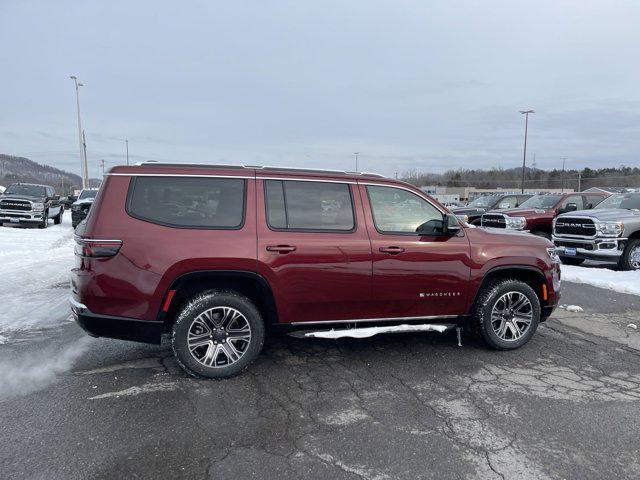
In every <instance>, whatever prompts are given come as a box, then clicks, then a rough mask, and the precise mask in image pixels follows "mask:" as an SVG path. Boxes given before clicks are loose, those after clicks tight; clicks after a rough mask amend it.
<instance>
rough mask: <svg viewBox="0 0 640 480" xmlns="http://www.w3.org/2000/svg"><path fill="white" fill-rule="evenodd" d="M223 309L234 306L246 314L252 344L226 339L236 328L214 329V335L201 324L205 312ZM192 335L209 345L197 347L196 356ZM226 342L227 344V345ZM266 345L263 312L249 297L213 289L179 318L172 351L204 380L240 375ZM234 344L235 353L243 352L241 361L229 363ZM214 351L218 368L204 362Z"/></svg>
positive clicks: (189, 303) (190, 303)
mask: <svg viewBox="0 0 640 480" xmlns="http://www.w3.org/2000/svg"><path fill="white" fill-rule="evenodd" d="M223 307H227V308H229V307H230V308H231V309H233V310H235V311H236V312H239V313H240V314H241V315H242V317H243V318H242V319H241V321H242V325H248V327H249V329H250V331H249V333H250V339H249V341H246V340H234V341H233V342H225V337H224V336H225V335H229V334H230V333H231V332H233V331H234V330H233V329H229V326H227V328H222V329H220V330H218V329H214V330H215V332H214V331H213V330H210V329H208V327H207V326H205V325H204V322H201V321H200V319H201V318H203V317H200V315H201V314H203V313H204V312H207V311H211V310H212V309H221V308H223ZM215 314H216V313H215V312H214V315H215ZM214 321H215V320H214ZM218 321H222V320H218ZM233 323H234V321H231V322H230V324H229V325H233ZM213 327H214V325H213V324H211V328H212V329H213ZM205 329H206V330H205ZM236 331H237V330H236ZM209 333H213V334H214V335H215V337H214V335H208V334H209ZM189 335H198V336H199V337H201V338H202V340H201V341H200V342H198V343H203V342H207V344H203V345H201V346H199V347H197V348H195V349H194V353H193V354H192V352H191V350H190V349H189V345H188V340H189ZM207 337H208V338H207ZM214 341H215V342H216V345H215V346H214V345H213V342H214ZM223 343H225V345H224V346H223ZM263 344H264V322H263V320H262V316H261V315H260V312H259V311H258V309H257V308H256V307H255V305H254V304H253V302H251V300H249V299H248V298H247V297H245V296H243V295H240V294H238V293H236V292H234V291H230V290H209V291H207V292H204V293H201V294H199V295H198V296H196V297H195V298H193V299H192V300H190V301H189V302H187V303H186V305H184V307H183V308H182V309H181V310H180V313H179V314H178V316H177V318H176V321H175V323H174V325H173V333H172V336H171V348H172V349H173V353H174V355H175V357H176V359H177V361H178V364H179V365H180V366H181V367H182V368H183V369H184V371H185V372H187V373H188V374H189V375H192V376H194V377H204V378H229V377H233V376H235V375H238V374H239V373H241V372H242V371H243V370H245V369H246V368H247V367H248V366H249V365H250V364H251V362H253V360H255V359H256V357H257V356H258V355H259V354H260V351H261V350H262V346H263ZM230 345H231V346H233V348H234V350H233V351H234V352H236V353H237V352H238V351H239V349H241V355H240V357H239V359H236V360H235V361H233V362H232V363H229V364H225V362H224V360H225V359H226V360H227V361H230V359H229V357H228V355H227V353H226V352H227V351H228V350H227V349H228V348H229V346H230ZM210 352H211V353H212V354H213V355H215V358H213V363H214V366H211V365H205V363H203V361H202V360H203V358H204V360H205V361H206V359H207V358H210V356H209V353H210ZM220 354H222V361H221V364H220V365H217V362H218V360H219V359H220ZM234 354H235V353H234ZM198 355H201V356H203V358H200V359H198V358H196V356H198Z"/></svg>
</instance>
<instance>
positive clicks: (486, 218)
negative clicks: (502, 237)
mask: <svg viewBox="0 0 640 480" xmlns="http://www.w3.org/2000/svg"><path fill="white" fill-rule="evenodd" d="M482 226H483V227H492V228H507V222H506V220H505V219H504V215H493V214H488V215H483V216H482Z"/></svg>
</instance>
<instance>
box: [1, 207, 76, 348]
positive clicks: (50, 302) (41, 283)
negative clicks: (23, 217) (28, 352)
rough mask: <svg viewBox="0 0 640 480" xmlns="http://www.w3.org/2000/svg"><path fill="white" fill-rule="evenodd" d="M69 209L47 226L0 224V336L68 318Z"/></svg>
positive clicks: (44, 325) (72, 259)
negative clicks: (56, 221) (43, 227)
mask: <svg viewBox="0 0 640 480" xmlns="http://www.w3.org/2000/svg"><path fill="white" fill-rule="evenodd" d="M73 262H74V257H73V228H72V226H71V218H70V214H68V213H67V214H65V215H64V217H63V220H62V224H60V225H54V224H53V222H49V227H48V228H47V229H44V230H41V229H38V228H13V227H6V226H3V227H0V291H1V292H2V308H1V309H0V336H2V337H3V338H6V334H7V333H16V332H20V331H25V330H32V329H37V328H42V327H50V326H54V325H58V324H60V323H63V322H66V321H67V320H68V319H69V316H70V311H69V303H68V296H69V294H68V290H69V272H70V270H71V268H72V266H73Z"/></svg>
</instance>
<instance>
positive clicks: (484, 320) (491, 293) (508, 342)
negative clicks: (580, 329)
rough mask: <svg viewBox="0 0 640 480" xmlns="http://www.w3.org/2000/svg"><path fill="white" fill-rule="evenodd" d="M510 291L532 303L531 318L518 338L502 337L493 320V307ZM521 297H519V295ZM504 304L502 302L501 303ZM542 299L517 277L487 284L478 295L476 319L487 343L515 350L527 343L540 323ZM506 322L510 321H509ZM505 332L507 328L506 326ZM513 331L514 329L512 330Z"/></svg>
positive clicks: (503, 348) (495, 346)
mask: <svg viewBox="0 0 640 480" xmlns="http://www.w3.org/2000/svg"><path fill="white" fill-rule="evenodd" d="M508 293H517V294H519V295H523V296H524V297H526V299H528V301H529V305H530V310H529V311H530V313H531V320H530V323H529V325H528V327H527V329H526V330H524V332H523V333H522V335H521V336H520V337H519V338H517V339H505V338H501V337H500V336H499V335H498V333H497V332H496V330H495V328H494V325H493V323H492V321H491V314H492V311H493V308H494V307H496V308H497V305H496V304H498V303H499V302H503V300H502V298H503V296H504V295H506V294H508ZM518 298H519V297H518ZM500 305H502V303H500ZM540 312H541V309H540V300H539V299H538V295H536V292H535V291H534V290H533V288H531V287H530V286H529V285H527V284H526V283H524V282H522V281H520V280H515V279H503V280H497V281H495V282H492V283H490V284H488V285H487V286H485V287H484V288H483V289H482V291H481V292H480V295H479V297H478V301H477V302H476V307H475V320H476V322H477V326H478V329H479V331H480V335H481V336H482V338H483V339H484V341H485V342H486V343H487V345H488V346H489V347H491V348H493V349H495V350H513V349H516V348H519V347H521V346H523V345H524V344H526V343H527V342H528V341H529V340H530V339H531V337H532V336H533V334H534V333H535V331H536V329H537V328H538V324H539V323H540ZM506 323H509V322H508V321H507V322H506ZM512 323H513V322H512ZM504 330H505V333H506V330H507V328H506V327H505V329H504ZM510 331H511V332H513V330H510Z"/></svg>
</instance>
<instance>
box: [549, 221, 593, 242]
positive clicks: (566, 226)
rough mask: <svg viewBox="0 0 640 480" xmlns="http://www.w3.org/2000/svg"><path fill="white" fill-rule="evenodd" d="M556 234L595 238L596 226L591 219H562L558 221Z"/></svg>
mask: <svg viewBox="0 0 640 480" xmlns="http://www.w3.org/2000/svg"><path fill="white" fill-rule="evenodd" d="M555 233H556V235H577V236H581V237H593V236H594V235H595V234H596V226H595V225H594V223H593V220H591V219H589V218H571V217H566V218H565V217H560V218H558V219H557V220H556V228H555Z"/></svg>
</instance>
